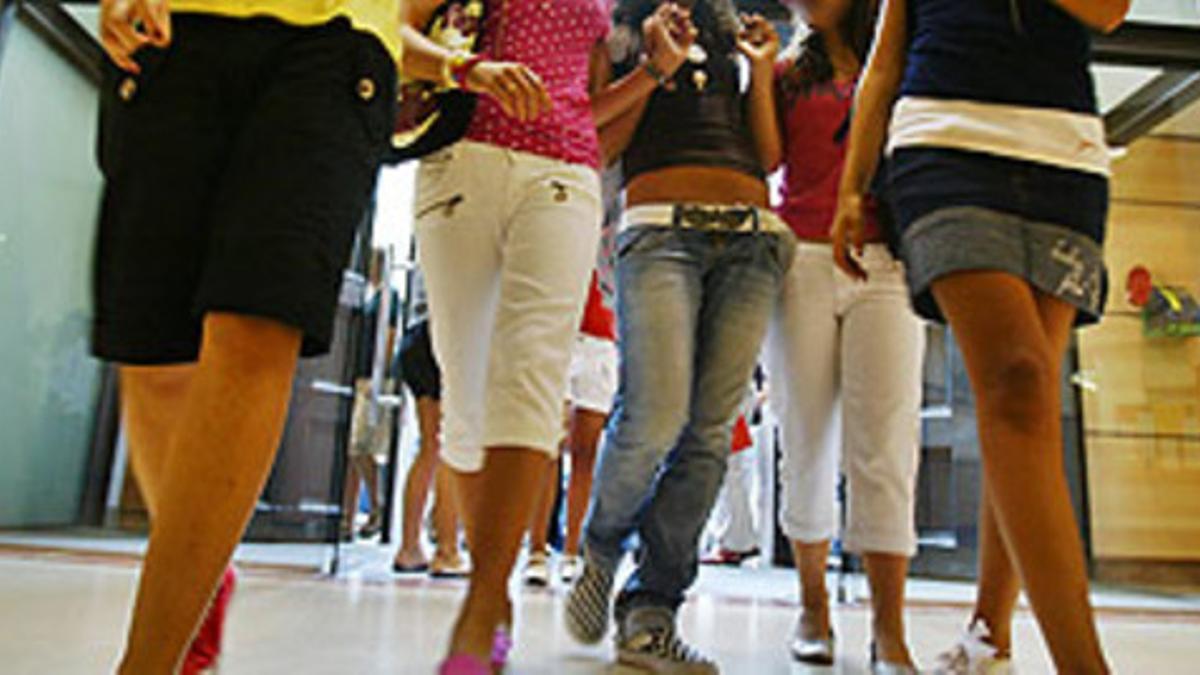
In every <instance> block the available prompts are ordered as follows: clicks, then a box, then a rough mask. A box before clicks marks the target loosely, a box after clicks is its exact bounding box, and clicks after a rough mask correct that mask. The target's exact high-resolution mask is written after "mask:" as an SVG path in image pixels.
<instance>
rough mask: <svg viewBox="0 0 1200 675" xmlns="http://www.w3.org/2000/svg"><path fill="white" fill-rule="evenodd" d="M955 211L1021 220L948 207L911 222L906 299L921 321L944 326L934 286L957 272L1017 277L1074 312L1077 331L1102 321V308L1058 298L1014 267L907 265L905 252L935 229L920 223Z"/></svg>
mask: <svg viewBox="0 0 1200 675" xmlns="http://www.w3.org/2000/svg"><path fill="white" fill-rule="evenodd" d="M956 211H968V212H970V211H977V212H987V213H992V214H997V215H1001V216H1004V217H1014V218H1020V216H1016V215H1014V214H1010V213H1005V212H1003V211H997V210H995V209H989V208H985V207H979V206H968V207H961V206H955V207H947V208H944V209H938V210H936V211H932V212H930V213H928V214H926V215H924V216H922V217H921V218H919V219H917V220H916V222H914V223H913V224H912V225H911V226H910V229H909V230H908V231H907V232H905V233H904V249H905V252H906V255H905V258H906V259H905V261H904V262H905V269H906V273H907V277H908V286H909V295H910V298H911V301H912V306H913V310H914V311H915V312H916V313H917V315H918V316H920V317H921V318H923V319H926V320H929V321H933V322H936V323H940V324H945V323H947V321H946V317H945V315H944V314H942V311H941V308H940V307H938V304H937V300H936V299H935V298H934V297H933V283H934V282H935V281H938V280H939V279H942V278H944V277H947V276H950V275H951V274H957V273H960V272H1001V273H1004V274H1009V275H1011V276H1014V277H1017V278H1018V279H1021V280H1022V281H1024V282H1025V283H1027V284H1029V285H1030V286H1032V287H1034V288H1036V289H1037V290H1039V291H1041V292H1043V293H1045V294H1046V295H1048V296H1050V297H1053V298H1057V299H1059V300H1061V301H1063V302H1065V303H1067V304H1069V305H1071V306H1072V307H1074V308H1075V309H1076V310H1077V312H1076V317H1075V327H1077V328H1078V327H1081V326H1088V325H1092V324H1095V323H1098V322H1099V321H1100V319H1101V317H1102V316H1103V308H1102V307H1101V308H1093V307H1090V306H1088V305H1087V304H1086V303H1081V302H1076V301H1074V300H1072V299H1070V298H1064V297H1062V296H1061V295H1060V294H1058V293H1057V292H1056V290H1055V289H1053V288H1050V287H1049V286H1048V285H1047V284H1044V283H1041V282H1040V281H1038V280H1036V279H1032V278H1030V275H1027V274H1026V273H1025V270H1023V269H1019V268H1018V267H1017V266H1014V265H1004V264H1000V263H989V264H966V263H963V264H954V265H945V266H940V267H938V268H936V269H934V270H928V271H924V272H920V271H918V270H916V269H915V268H914V266H913V265H910V264H908V262H909V261H908V260H907V258H908V257H909V256H908V255H907V250H908V249H909V248H910V247H911V246H912V244H911V242H912V241H915V240H918V239H919V238H920V237H923V236H925V233H926V232H928V231H930V230H933V229H936V227H935V226H933V225H931V224H929V223H926V222H922V221H926V220H931V219H933V218H934V217H936V216H938V215H942V216H944V215H946V213H947V212H956ZM1040 224H1041V225H1044V226H1046V227H1059V228H1061V229H1063V230H1065V231H1067V232H1070V233H1071V234H1073V235H1075V236H1078V237H1082V238H1085V239H1087V236H1086V235H1082V234H1080V233H1078V232H1074V231H1073V230H1070V229H1069V228H1062V226H1059V225H1054V224H1053V223H1040Z"/></svg>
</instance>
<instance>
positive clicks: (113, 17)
mask: <svg viewBox="0 0 1200 675" xmlns="http://www.w3.org/2000/svg"><path fill="white" fill-rule="evenodd" d="M100 42H101V44H103V45H104V51H106V52H107V53H108V57H109V58H110V59H112V61H113V63H115V64H117V67H118V68H120V69H121V70H124V71H126V72H130V73H135V74H136V73H139V72H141V70H142V69H141V66H139V65H138V64H137V61H134V60H133V55H134V54H135V53H137V51H138V50H139V49H141V48H142V47H145V46H146V45H153V46H155V47H160V48H161V47H166V46H167V45H169V44H171V11H170V8H169V7H168V5H167V0H101V3H100Z"/></svg>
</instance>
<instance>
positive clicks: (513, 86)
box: [500, 68, 529, 122]
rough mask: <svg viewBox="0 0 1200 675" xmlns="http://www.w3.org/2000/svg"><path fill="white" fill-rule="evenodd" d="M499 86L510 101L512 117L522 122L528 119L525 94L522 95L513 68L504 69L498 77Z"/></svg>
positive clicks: (517, 77)
mask: <svg viewBox="0 0 1200 675" xmlns="http://www.w3.org/2000/svg"><path fill="white" fill-rule="evenodd" d="M500 88H501V89H502V90H504V95H505V96H507V97H508V98H509V100H510V101H511V102H512V106H513V112H514V113H515V115H514V117H516V118H517V119H518V120H521V121H522V122H525V121H527V120H528V119H529V110H528V109H527V108H526V107H525V96H523V95H522V92H521V89H522V87H521V85H520V78H519V76H518V75H517V74H516V73H515V72H514V70H513V69H511V68H510V69H506V70H505V71H504V72H503V74H502V75H501V77H500Z"/></svg>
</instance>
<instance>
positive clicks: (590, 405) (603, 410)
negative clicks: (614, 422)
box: [568, 397, 612, 415]
mask: <svg viewBox="0 0 1200 675" xmlns="http://www.w3.org/2000/svg"><path fill="white" fill-rule="evenodd" d="M568 398H569V400H570V401H571V407H572V408H576V409H578V410H583V411H586V412H591V413H596V414H598V415H611V414H612V404H611V403H610V404H607V405H597V404H596V402H595V401H576V400H575V399H573V398H570V397H568Z"/></svg>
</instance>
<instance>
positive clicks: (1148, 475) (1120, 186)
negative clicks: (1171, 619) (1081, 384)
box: [1080, 138, 1200, 561]
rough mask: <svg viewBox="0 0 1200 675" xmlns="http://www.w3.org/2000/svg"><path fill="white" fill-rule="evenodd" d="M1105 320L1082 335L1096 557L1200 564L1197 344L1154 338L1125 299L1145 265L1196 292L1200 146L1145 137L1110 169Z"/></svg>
mask: <svg viewBox="0 0 1200 675" xmlns="http://www.w3.org/2000/svg"><path fill="white" fill-rule="evenodd" d="M1114 170H1115V175H1114V183H1113V194H1114V204H1113V210H1112V216H1111V218H1110V221H1109V238H1108V242H1107V246H1106V257H1107V261H1108V265H1109V273H1110V275H1111V280H1112V294H1111V298H1110V302H1109V306H1108V315H1107V316H1106V317H1105V320H1104V322H1103V323H1101V325H1100V326H1098V327H1095V328H1091V329H1088V330H1086V331H1084V332H1082V333H1081V334H1080V365H1081V368H1082V369H1083V371H1084V375H1085V377H1086V379H1087V380H1088V381H1089V382H1090V383H1091V384H1092V385H1094V388H1092V387H1089V389H1088V390H1086V391H1085V393H1084V395H1083V402H1084V427H1085V431H1086V434H1087V450H1088V474H1089V486H1090V495H1091V511H1092V535H1093V546H1094V550H1095V555H1096V557H1097V558H1100V559H1129V560H1173V561H1200V339H1194V338H1193V339H1187V340H1178V339H1149V338H1146V337H1144V336H1143V335H1142V326H1141V319H1140V316H1138V310H1137V308H1135V307H1132V306H1131V305H1130V304H1129V303H1128V301H1127V299H1126V297H1125V287H1124V286H1125V276H1126V274H1127V273H1128V271H1129V269H1130V268H1131V267H1132V266H1134V265H1136V264H1143V265H1145V266H1146V267H1147V268H1148V269H1149V270H1150V271H1151V273H1152V274H1153V275H1154V278H1155V281H1156V282H1165V283H1170V284H1177V285H1182V286H1186V287H1188V288H1190V289H1191V290H1192V291H1193V293H1196V294H1200V143H1193V142H1180V141H1169V140H1163V139H1153V138H1149V139H1144V140H1141V141H1138V142H1137V143H1135V144H1134V145H1133V146H1132V147H1131V148H1130V151H1129V154H1128V155H1127V156H1126V157H1124V158H1122V159H1120V160H1118V161H1117V163H1116V164H1115V166H1114Z"/></svg>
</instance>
